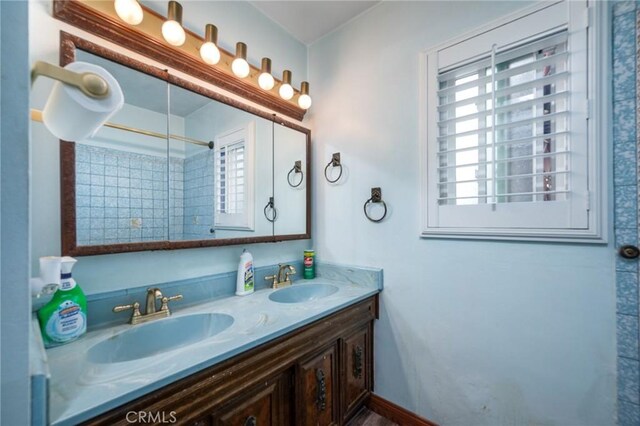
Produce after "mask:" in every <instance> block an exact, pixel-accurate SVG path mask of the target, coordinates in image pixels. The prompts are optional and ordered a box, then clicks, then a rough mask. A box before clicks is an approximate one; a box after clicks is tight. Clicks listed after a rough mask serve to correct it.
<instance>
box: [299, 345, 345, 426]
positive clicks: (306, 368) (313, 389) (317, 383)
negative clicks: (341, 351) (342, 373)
mask: <svg viewBox="0 0 640 426" xmlns="http://www.w3.org/2000/svg"><path fill="white" fill-rule="evenodd" d="M336 354H337V350H336V345H335V344H334V345H332V346H330V347H328V348H327V349H325V350H324V351H322V352H320V353H319V354H316V355H314V356H312V357H311V358H309V359H307V360H306V361H303V362H301V363H300V364H298V381H299V382H298V383H299V387H298V389H299V398H300V399H301V403H300V405H299V407H300V410H299V412H298V418H299V421H298V422H296V424H299V425H305V426H327V425H335V424H338V415H337V414H338V413H337V411H338V401H337V396H338V378H337V373H338V367H337V355H336Z"/></svg>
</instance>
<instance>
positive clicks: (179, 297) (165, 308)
mask: <svg viewBox="0 0 640 426" xmlns="http://www.w3.org/2000/svg"><path fill="white" fill-rule="evenodd" d="M174 300H182V295H181V294H176V295H175V296H170V297H166V296H164V297H163V298H162V305H161V306H160V310H161V311H168V310H169V302H172V301H174Z"/></svg>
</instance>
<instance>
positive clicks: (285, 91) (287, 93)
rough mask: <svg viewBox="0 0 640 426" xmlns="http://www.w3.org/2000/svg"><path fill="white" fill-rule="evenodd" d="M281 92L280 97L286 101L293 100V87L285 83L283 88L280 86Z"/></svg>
mask: <svg viewBox="0 0 640 426" xmlns="http://www.w3.org/2000/svg"><path fill="white" fill-rule="evenodd" d="M279 92H280V97H281V98H282V99H284V100H285V101H288V100H289V99H291V98H293V87H291V85H290V84H286V83H285V84H283V85H282V86H280V91H279Z"/></svg>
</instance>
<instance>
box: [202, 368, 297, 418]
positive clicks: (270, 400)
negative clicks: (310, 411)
mask: <svg viewBox="0 0 640 426" xmlns="http://www.w3.org/2000/svg"><path fill="white" fill-rule="evenodd" d="M290 383H291V376H290V374H289V373H285V374H282V375H281V376H278V377H276V378H274V379H272V380H269V381H267V382H265V383H263V384H261V385H260V386H257V387H256V388H253V389H252V390H250V391H248V392H244V393H243V394H242V395H241V396H240V397H237V398H234V400H233V401H231V402H230V403H229V404H227V405H226V406H225V407H223V408H222V409H221V410H219V411H217V412H216V413H215V414H214V415H213V422H212V424H213V425H214V426H282V425H289V424H291V417H292V416H291V406H292V405H291V403H290V401H289V400H290V398H291V392H290Z"/></svg>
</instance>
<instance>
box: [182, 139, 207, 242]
mask: <svg viewBox="0 0 640 426" xmlns="http://www.w3.org/2000/svg"><path fill="white" fill-rule="evenodd" d="M213 161H214V154H213V151H211V150H208V151H204V152H201V153H199V154H196V155H192V156H190V157H187V158H186V159H185V160H184V238H185V239H202V238H210V237H211V236H213V235H214V234H213V233H212V232H211V230H212V229H213V185H214V180H213V167H214V164H213Z"/></svg>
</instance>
